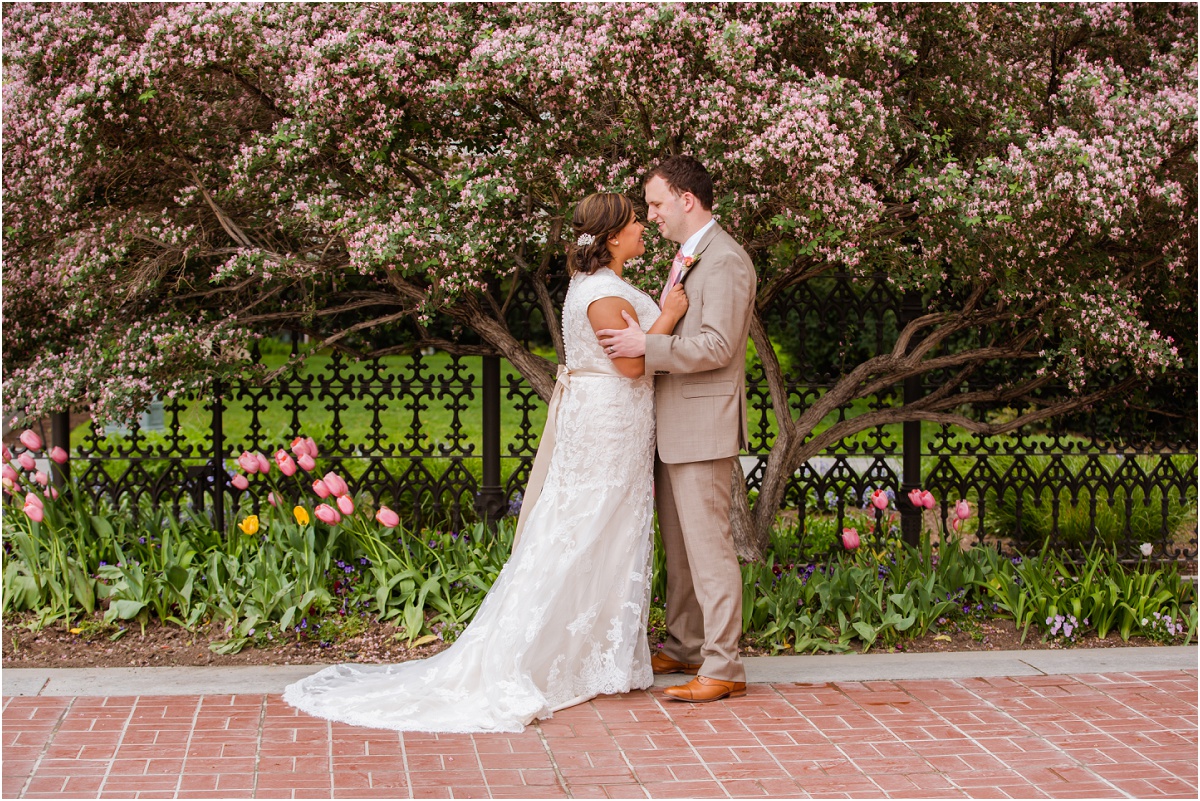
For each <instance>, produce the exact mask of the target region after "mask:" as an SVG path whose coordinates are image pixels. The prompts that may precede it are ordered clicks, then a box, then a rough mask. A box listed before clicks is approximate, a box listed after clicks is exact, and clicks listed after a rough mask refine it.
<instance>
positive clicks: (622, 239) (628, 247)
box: [608, 215, 646, 262]
mask: <svg viewBox="0 0 1200 801" xmlns="http://www.w3.org/2000/svg"><path fill="white" fill-rule="evenodd" d="M645 230H646V226H644V225H642V224H641V222H639V221H638V218H637V215H634V216H633V217H630V218H629V222H627V223H625V227H624V228H622V229H621V230H620V232H619V233H617V234H616V235H615V236H613V238H612V239H611V240H609V243H608V249H609V250H610V251H612V254H613V260H614V261H621V262H624V261H626V260H628V259H636V258H637V257H638V256H640V255H642V254H643V253H645V252H646V243H645V242H643V241H642V234H643V233H644V232H645ZM614 241H615V242H616V244H615V245H614V244H613V242H614Z"/></svg>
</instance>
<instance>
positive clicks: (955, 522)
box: [950, 517, 962, 531]
mask: <svg viewBox="0 0 1200 801" xmlns="http://www.w3.org/2000/svg"><path fill="white" fill-rule="evenodd" d="M961 524H962V521H961V520H959V519H958V518H957V517H956V518H954V519H953V520H951V521H950V528H952V529H954V530H955V531H958V527H959V526H960V525H961Z"/></svg>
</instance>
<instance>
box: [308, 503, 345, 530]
mask: <svg viewBox="0 0 1200 801" xmlns="http://www.w3.org/2000/svg"><path fill="white" fill-rule="evenodd" d="M313 514H315V515H316V516H317V519H318V520H320V521H321V522H322V523H328V524H329V525H331V526H336V525H337V524H338V523H340V522H342V516H341V514H340V513H339V512H338V510H337V509H334V508H333V507H332V506H330V505H329V504H327V503H322V504H317V508H316V509H314V510H313Z"/></svg>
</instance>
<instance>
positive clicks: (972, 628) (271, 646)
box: [3, 614, 1155, 668]
mask: <svg viewBox="0 0 1200 801" xmlns="http://www.w3.org/2000/svg"><path fill="white" fill-rule="evenodd" d="M33 621H34V618H33V616H32V615H25V616H11V617H7V618H5V620H4V622H3V638H4V647H3V666H4V667H6V668H48V667H62V668H66V667H71V668H85V667H170V666H185V665H186V666H194V665H220V666H224V665H309V664H318V663H333V662H362V663H382V662H402V661H407V660H409V659H423V658H425V657H428V656H432V655H433V654H436V653H437V652H438V651H441V650H442V649H444V648H446V647H447V645H448V644H447V643H445V642H442V641H440V640H435V641H433V642H429V643H426V644H423V645H418V646H416V647H409V646H408V645H407V644H406V642H405V639H406V638H405V637H404V635H403V632H402V631H401V630H400V629H397V628H396V627H394V626H391V625H388V624H379V623H371V624H369V625H367V626H366V627H365V628H364V629H363V631H361V632H360V633H359V634H357V635H355V636H352V637H343V638H341V639H339V640H337V641H335V642H332V643H320V642H317V641H314V640H310V639H306V638H303V637H300V638H297V637H295V636H292V637H280V638H278V639H274V640H271V641H266V642H263V641H262V638H259V642H260V643H261V646H256V645H249V646H247V647H246V648H244V649H242V650H241V651H239V652H238V653H236V654H218V653H215V652H214V651H213V650H211V649H210V648H209V645H210V643H212V642H215V641H219V640H221V639H223V638H224V637H225V636H226V635H225V634H224V632H223V631H220V630H217V629H216V628H214V629H213V630H211V631H209V630H205V629H200V630H197V631H187V630H185V629H182V628H179V627H178V626H173V625H161V624H158V623H150V624H149V625H147V626H146V629H145V631H144V632H143V631H142V630H141V629H140V627H139V626H138V625H137V624H136V623H134V624H133V625H131V626H129V627H128V628H126V629H125V630H124V632H123V633H121V632H120V630H118V629H117V628H116V627H111V626H105V625H104V624H103V623H102V622H101V621H100V617H99V614H97V618H96V620H95V621H85V622H84V625H80V624H79V622H76V624H75V630H76V631H77V632H78V633H72V630H71V629H67V628H64V627H62V626H60V625H51V626H48V627H46V628H43V629H41V630H40V631H34V630H33V628H32V626H31V625H30V624H31V623H33ZM114 636H117V639H115V640H114V639H113V637H114ZM1154 644H1155V643H1153V642H1152V641H1150V640H1148V639H1146V638H1144V637H1133V638H1131V639H1130V640H1129V642H1123V641H1122V640H1121V639H1120V638H1119V637H1117V636H1116V635H1115V634H1110V635H1109V637H1108V638H1107V639H1103V640H1101V639H1099V638H1098V637H1096V636H1095V635H1094V634H1092V635H1089V636H1085V637H1082V638H1081V639H1080V641H1079V642H1076V643H1072V644H1069V645H1067V644H1063V643H1061V642H1047V641H1044V640H1042V638H1041V636H1040V635H1039V633H1038V632H1036V631H1032V630H1031V631H1030V632H1029V635H1028V636H1027V637H1025V638H1024V641H1022V638H1021V632H1020V631H1018V630H1016V628H1015V627H1014V626H1013V624H1012V622H1011V621H1007V620H988V621H978V622H975V621H968V622H967V623H965V624H963V623H951V624H950V625H949V626H946V627H943V630H942V631H941V632H938V633H930V634H927V635H925V636H924V637H919V638H914V639H905V640H902V641H901V642H900V643H899V644H898V645H895V646H893V647H886V646H882V647H880V646H877V647H875V648H873V649H871V651H870V652H869V653H898V652H903V653H927V652H950V651H1007V650H1023V649H1051V648H1064V647H1071V648H1119V647H1124V646H1147V645H1154ZM655 645H657V643H655V642H653V641H652V647H653V646H655ZM742 654H743V655H744V656H767V655H770V654H771V652H770V651H767V650H763V649H760V648H757V647H756V646H755V644H754V643H753V641H751V640H749V639H745V640H743V643H742Z"/></svg>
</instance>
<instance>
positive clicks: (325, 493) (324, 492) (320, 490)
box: [313, 478, 333, 499]
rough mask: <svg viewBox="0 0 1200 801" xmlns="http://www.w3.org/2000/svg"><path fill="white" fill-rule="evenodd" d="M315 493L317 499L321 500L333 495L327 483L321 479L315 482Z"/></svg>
mask: <svg viewBox="0 0 1200 801" xmlns="http://www.w3.org/2000/svg"><path fill="white" fill-rule="evenodd" d="M313 492H315V493H317V497H318V498H321V499H325V498H328V497H329V496H330V495H332V494H333V493H331V492H330V491H329V487H327V486H325V482H324V481H322V480H321V479H319V478H318V479H317V480H316V481H314V482H313Z"/></svg>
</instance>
